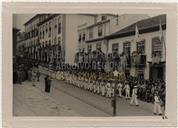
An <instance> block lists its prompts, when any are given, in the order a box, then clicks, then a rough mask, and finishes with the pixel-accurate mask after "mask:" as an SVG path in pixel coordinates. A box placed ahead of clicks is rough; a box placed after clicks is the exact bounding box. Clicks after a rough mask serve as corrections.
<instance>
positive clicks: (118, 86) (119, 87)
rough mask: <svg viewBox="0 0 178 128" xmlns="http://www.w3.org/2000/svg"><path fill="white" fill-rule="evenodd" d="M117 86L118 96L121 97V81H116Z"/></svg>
mask: <svg viewBox="0 0 178 128" xmlns="http://www.w3.org/2000/svg"><path fill="white" fill-rule="evenodd" d="M117 88H118V91H119V97H122V84H121V82H119V83H118V85H117Z"/></svg>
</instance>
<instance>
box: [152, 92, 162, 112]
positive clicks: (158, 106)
mask: <svg viewBox="0 0 178 128" xmlns="http://www.w3.org/2000/svg"><path fill="white" fill-rule="evenodd" d="M153 112H154V115H157V114H158V115H162V110H161V100H160V97H159V95H158V92H155V95H154V110H153Z"/></svg>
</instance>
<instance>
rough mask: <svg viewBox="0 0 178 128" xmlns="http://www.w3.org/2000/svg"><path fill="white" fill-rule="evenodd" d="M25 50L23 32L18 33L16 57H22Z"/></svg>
mask: <svg viewBox="0 0 178 128" xmlns="http://www.w3.org/2000/svg"><path fill="white" fill-rule="evenodd" d="M25 48H26V43H25V32H21V31H19V32H18V33H17V45H16V55H17V56H21V57H24V56H25V54H26V51H25Z"/></svg>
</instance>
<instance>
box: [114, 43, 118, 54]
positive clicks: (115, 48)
mask: <svg viewBox="0 0 178 128" xmlns="http://www.w3.org/2000/svg"><path fill="white" fill-rule="evenodd" d="M118 51H119V44H118V43H115V44H112V52H113V53H114V52H117V53H118Z"/></svg>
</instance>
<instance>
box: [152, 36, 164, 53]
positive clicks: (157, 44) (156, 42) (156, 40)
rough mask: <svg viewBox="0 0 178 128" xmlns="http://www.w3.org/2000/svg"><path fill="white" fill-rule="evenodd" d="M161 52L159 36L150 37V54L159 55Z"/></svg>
mask: <svg viewBox="0 0 178 128" xmlns="http://www.w3.org/2000/svg"><path fill="white" fill-rule="evenodd" d="M161 53H162V43H161V41H160V39H159V37H155V38H153V39H152V56H161Z"/></svg>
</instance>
